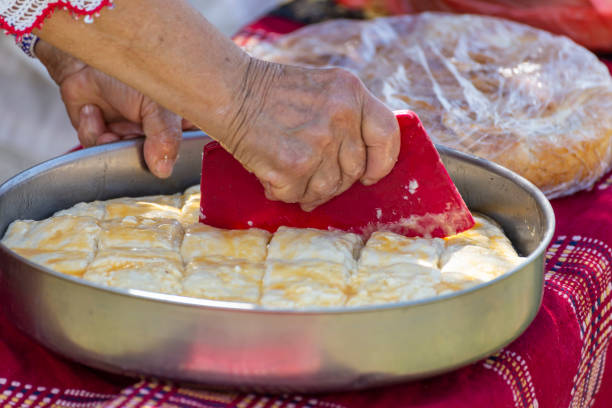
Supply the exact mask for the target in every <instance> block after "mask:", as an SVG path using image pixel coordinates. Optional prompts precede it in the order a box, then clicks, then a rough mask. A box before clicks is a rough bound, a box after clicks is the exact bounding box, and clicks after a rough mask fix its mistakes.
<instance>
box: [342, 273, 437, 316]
mask: <svg viewBox="0 0 612 408" xmlns="http://www.w3.org/2000/svg"><path fill="white" fill-rule="evenodd" d="M440 282H441V275H440V271H439V270H438V269H436V268H431V267H428V266H425V265H419V264H417V263H403V264H401V263H395V264H392V265H388V266H384V267H379V268H370V267H366V268H361V267H360V269H359V271H358V272H357V273H356V274H355V275H353V276H352V278H351V280H350V288H351V292H352V296H351V297H350V298H349V300H348V302H347V306H365V305H374V304H382V303H395V302H405V301H409V300H417V299H424V298H429V297H434V296H436V294H437V285H438V284H439V283H440Z"/></svg>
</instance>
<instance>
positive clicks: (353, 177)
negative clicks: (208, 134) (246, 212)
mask: <svg viewBox="0 0 612 408" xmlns="http://www.w3.org/2000/svg"><path fill="white" fill-rule="evenodd" d="M246 72H247V74H246V75H245V78H244V80H243V82H242V85H241V88H240V96H239V97H238V98H237V103H238V106H239V108H238V110H237V112H236V113H235V116H234V117H233V118H232V120H231V121H230V127H229V131H228V134H227V136H226V137H225V138H223V139H222V140H221V142H222V144H223V145H224V147H226V149H228V150H229V151H230V152H231V153H232V154H233V155H234V156H235V157H236V158H237V159H238V160H239V161H240V162H241V163H242V164H243V165H244V166H245V167H246V168H247V169H248V170H250V171H251V172H253V173H254V174H255V175H256V176H257V177H258V178H259V180H260V181H261V182H262V184H263V185H264V188H265V191H266V195H267V197H268V198H269V199H272V200H281V201H285V202H293V203H296V202H297V203H300V204H301V206H302V208H303V209H304V210H307V211H309V210H312V209H313V208H315V207H316V206H318V205H320V204H322V203H324V202H325V201H327V200H329V199H331V198H332V197H334V196H336V195H338V194H340V193H342V192H343V191H345V190H346V189H348V188H349V187H350V186H351V185H352V184H353V183H354V182H355V181H357V180H360V181H361V182H362V183H364V184H366V185H369V184H373V183H375V182H377V181H378V180H380V179H381V178H382V177H384V176H386V175H387V174H388V173H389V171H391V169H392V168H393V165H394V164H395V162H396V160H397V156H398V153H399V147H400V138H399V127H398V124H397V120H396V119H395V116H394V115H393V113H392V112H391V111H389V109H388V108H386V107H385V106H384V105H383V104H382V103H381V102H380V101H379V100H378V99H376V98H375V97H374V96H372V95H371V94H370V93H369V92H368V90H367V89H366V88H365V87H364V85H363V84H362V83H361V81H360V80H359V79H358V78H357V77H355V76H354V75H352V74H351V73H349V72H348V71H345V70H342V69H339V68H331V69H307V68H299V67H292V66H284V65H277V64H272V63H267V62H263V61H259V60H256V59H252V60H251V62H250V63H249V67H248V69H247V70H246Z"/></svg>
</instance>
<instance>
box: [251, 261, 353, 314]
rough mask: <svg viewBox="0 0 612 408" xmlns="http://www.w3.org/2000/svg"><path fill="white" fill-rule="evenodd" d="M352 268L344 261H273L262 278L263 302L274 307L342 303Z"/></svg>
mask: <svg viewBox="0 0 612 408" xmlns="http://www.w3.org/2000/svg"><path fill="white" fill-rule="evenodd" d="M350 274H351V272H350V270H349V269H348V268H347V267H346V266H345V265H343V264H341V263H332V262H324V261H314V260H309V261H270V260H268V261H267V262H266V271H265V274H264V278H263V282H262V292H263V293H262V297H261V305H262V306H266V307H270V308H307V307H330V306H342V305H344V303H345V302H346V299H347V296H346V293H345V290H346V287H347V282H348V279H349V276H350Z"/></svg>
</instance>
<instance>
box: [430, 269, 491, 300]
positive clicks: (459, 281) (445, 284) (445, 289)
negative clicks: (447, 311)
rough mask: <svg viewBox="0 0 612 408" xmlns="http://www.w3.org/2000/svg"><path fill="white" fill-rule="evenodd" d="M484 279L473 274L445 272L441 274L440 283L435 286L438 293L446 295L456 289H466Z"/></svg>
mask: <svg viewBox="0 0 612 408" xmlns="http://www.w3.org/2000/svg"><path fill="white" fill-rule="evenodd" d="M483 282H484V281H483V280H481V279H478V278H475V277H473V276H469V275H466V274H463V273H457V272H445V273H443V274H441V279H440V283H438V284H437V285H436V286H435V289H436V293H437V294H438V295H446V294H448V293H453V292H456V291H458V290H463V289H468V288H471V287H472V286H476V285H478V284H480V283H483Z"/></svg>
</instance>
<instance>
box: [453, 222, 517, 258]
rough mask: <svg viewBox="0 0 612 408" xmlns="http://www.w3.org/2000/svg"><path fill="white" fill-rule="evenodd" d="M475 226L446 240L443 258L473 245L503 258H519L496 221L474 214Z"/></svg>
mask: <svg viewBox="0 0 612 408" xmlns="http://www.w3.org/2000/svg"><path fill="white" fill-rule="evenodd" d="M473 216H474V221H475V224H474V226H473V227H472V228H470V229H469V230H467V231H464V232H461V233H459V234H457V235H452V236H450V237H446V238H444V244H445V250H444V253H443V255H442V257H443V258H448V257H450V255H452V253H453V252H455V251H458V250H460V249H461V248H463V247H465V246H467V245H472V246H478V247H482V248H486V249H488V250H490V251H492V252H494V253H495V254H497V255H499V256H500V257H502V258H507V259H510V260H512V259H515V258H517V257H518V254H517V253H516V250H515V249H514V247H513V246H512V243H511V242H510V240H509V239H508V238H507V237H506V235H505V234H504V231H503V230H502V228H501V226H500V225H499V224H497V223H496V222H495V221H494V220H492V219H490V218H488V217H485V216H483V215H476V214H474V215H473Z"/></svg>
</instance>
